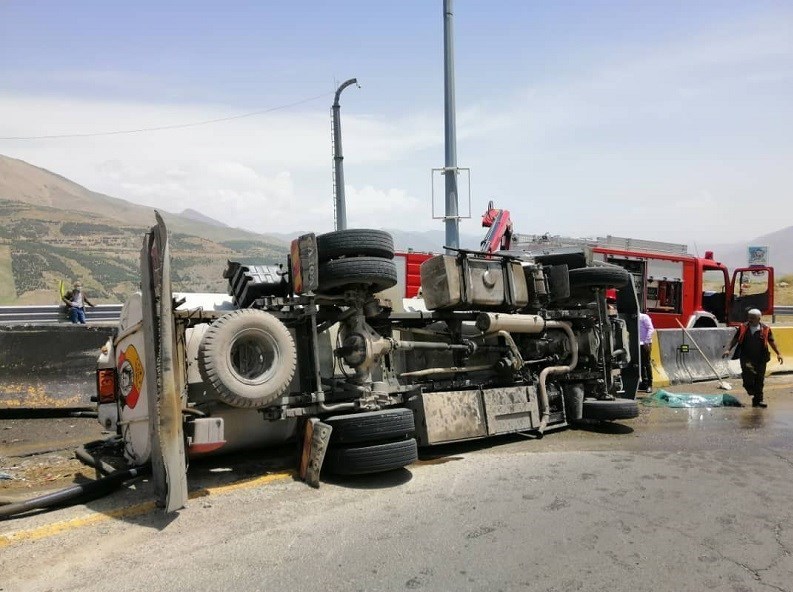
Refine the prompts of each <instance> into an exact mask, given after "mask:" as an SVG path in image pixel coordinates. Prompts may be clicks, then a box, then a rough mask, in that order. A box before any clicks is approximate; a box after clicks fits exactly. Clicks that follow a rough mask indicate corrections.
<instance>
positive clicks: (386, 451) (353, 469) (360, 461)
mask: <svg viewBox="0 0 793 592" xmlns="http://www.w3.org/2000/svg"><path fill="white" fill-rule="evenodd" d="M418 458H419V454H418V447H417V445H416V440H415V439H413V438H410V439H408V440H398V441H396V442H388V443H386V444H373V445H371V446H356V447H351V446H345V447H331V448H329V449H328V452H327V454H326V455H325V462H324V465H325V467H326V468H327V470H328V472H330V473H334V474H336V475H366V474H368V473H382V472H384V471H392V470H394V469H401V468H402V467H405V466H407V465H409V464H410V463H413V462H416V461H417V460H418Z"/></svg>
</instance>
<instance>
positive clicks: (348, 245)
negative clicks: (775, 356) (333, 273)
mask: <svg viewBox="0 0 793 592" xmlns="http://www.w3.org/2000/svg"><path fill="white" fill-rule="evenodd" d="M317 250H318V251H319V262H320V263H325V262H326V261H330V260H331V259H338V258H339V257H381V258H383V259H393V258H394V239H393V237H392V236H391V234H389V233H388V232H385V231H384V230H370V229H368V228H350V229H348V230H337V231H336V232H328V233H326V234H320V235H319V236H318V237H317Z"/></svg>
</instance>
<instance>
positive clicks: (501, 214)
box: [481, 201, 512, 253]
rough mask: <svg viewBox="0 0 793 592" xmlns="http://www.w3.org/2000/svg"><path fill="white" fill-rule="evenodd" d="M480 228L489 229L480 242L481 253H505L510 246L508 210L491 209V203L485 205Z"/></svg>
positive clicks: (510, 223)
mask: <svg viewBox="0 0 793 592" xmlns="http://www.w3.org/2000/svg"><path fill="white" fill-rule="evenodd" d="M482 226H483V227H484V228H489V229H490V230H488V231H487V234H486V235H485V238H484V240H483V241H482V247H481V248H482V251H483V252H485V253H495V252H496V251H506V250H508V249H509V247H510V245H511V244H512V220H511V219H510V216H509V210H501V209H499V208H496V207H493V202H492V201H491V202H490V203H488V204H487V211H486V212H485V215H484V216H482Z"/></svg>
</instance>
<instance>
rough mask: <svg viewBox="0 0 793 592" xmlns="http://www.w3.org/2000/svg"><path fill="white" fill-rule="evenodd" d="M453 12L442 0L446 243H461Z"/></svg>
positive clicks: (452, 246) (450, 1)
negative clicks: (458, 201)
mask: <svg viewBox="0 0 793 592" xmlns="http://www.w3.org/2000/svg"><path fill="white" fill-rule="evenodd" d="M453 19H454V14H453V13H452V0H443V96H444V111H443V114H444V117H443V119H444V129H445V133H444V142H445V147H446V164H445V165H444V166H445V169H446V170H445V171H444V176H445V177H446V183H445V185H446V213H445V222H446V246H447V247H451V248H453V249H457V248H459V247H460V219H459V217H458V215H459V214H458V203H457V116H456V113H455V102H454V29H453Z"/></svg>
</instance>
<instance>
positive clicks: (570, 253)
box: [97, 215, 639, 509]
mask: <svg viewBox="0 0 793 592" xmlns="http://www.w3.org/2000/svg"><path fill="white" fill-rule="evenodd" d="M285 263H286V264H285V265H284V266H249V265H244V264H240V263H236V262H229V264H228V267H227V269H226V271H225V273H224V277H226V278H227V279H228V281H229V290H228V292H229V293H228V294H191V293H172V292H171V288H170V255H169V246H168V237H167V230H166V228H165V225H164V223H163V222H162V220H161V218H160V217H159V215H158V224H157V225H156V226H154V227H153V228H152V229H151V231H150V232H149V233H147V235H146V237H145V239H144V245H143V248H142V250H141V279H142V281H141V291H140V292H139V293H137V294H135V295H133V296H132V297H131V298H130V300H129V301H128V302H127V303H126V304H125V305H124V308H123V311H122V314H121V320H120V323H119V325H118V327H117V329H116V331H115V335H114V336H113V338H111V339H110V340H108V342H107V344H106V345H105V347H104V348H103V351H102V354H101V356H100V358H99V363H98V369H97V389H98V411H99V421H100V422H101V423H102V424H103V425H104V426H105V427H106V428H107V429H110V430H116V431H117V433H118V435H119V436H120V437H121V438H122V439H123V441H124V449H125V455H126V458H127V460H128V462H130V463H131V464H133V465H142V464H144V463H148V462H151V463H152V466H153V469H154V472H155V477H156V476H157V474H158V473H159V474H160V475H161V477H162V482H163V483H164V484H165V485H163V486H162V487H165V489H166V490H167V492H166V493H167V494H168V501H167V504H166V505H167V506H168V508H169V509H176V508H178V507H180V506H181V505H183V503H184V501H185V500H186V493H185V492H186V477H185V471H186V458H187V457H192V456H196V455H201V454H208V453H213V452H231V451H235V450H240V449H243V448H251V447H257V446H266V445H268V444H275V443H283V442H284V441H287V440H289V439H296V440H298V441H299V442H302V444H303V447H302V450H303V454H302V458H301V461H300V464H301V467H300V471H301V476H302V477H303V478H304V479H305V480H307V481H308V482H310V483H312V484H314V485H317V484H318V483H319V472H320V469H323V470H325V471H328V472H332V473H336V474H364V473H372V472H379V471H386V470H391V469H396V468H399V467H403V466H406V465H408V464H410V463H412V462H413V461H415V460H416V458H417V446H432V445H436V444H443V443H448V442H458V441H462V440H471V439H476V438H485V437H489V436H494V435H498V434H507V433H515V432H531V433H534V434H536V435H537V436H542V435H543V434H544V433H545V432H547V431H549V430H552V429H559V428H563V427H566V426H567V425H569V424H571V423H575V422H582V421H587V420H605V421H609V420H622V419H630V418H633V417H636V416H637V415H638V408H637V405H636V401H635V400H634V396H635V392H636V387H637V384H638V378H639V371H638V365H637V360H638V358H639V356H638V347H639V346H638V323H637V318H638V306H637V300H636V295H635V293H634V291H633V290H632V289H626V287H628V286H632V282H631V277H630V275H629V274H628V273H627V272H626V271H625V270H623V269H622V268H619V267H616V266H611V265H608V264H604V263H598V262H594V261H593V260H592V256H591V253H589V252H588V251H587V250H586V249H583V250H582V249H578V250H576V249H560V250H559V251H557V252H552V251H548V252H546V253H542V254H537V253H533V254H531V255H529V254H526V253H509V252H504V253H478V252H470V251H464V250H460V251H458V252H456V254H453V255H437V256H431V257H430V256H428V258H427V259H426V261H424V262H423V263H422V264H421V269H420V274H421V294H420V297H419V298H418V299H415V298H414V299H410V300H409V302H410V306H408V307H405V306H403V302H402V299H401V297H400V296H401V295H404V294H401V295H400V294H399V293H398V290H395V287H398V285H399V284H400V282H404V281H405V279H404V278H401V277H399V273H398V271H397V270H398V267H397V266H396V265H395V262H394V246H393V240H392V237H391V236H390V235H389V234H388V233H386V232H383V231H379V230H363V229H351V230H342V231H337V232H331V233H327V234H322V235H319V236H315V235H314V234H308V235H305V236H301V237H300V238H298V239H296V240H295V241H293V243H292V248H291V254H290V256H289V258H288V261H287V262H285ZM613 287H617V288H623V289H621V290H620V291H619V296H620V302H619V307H618V310H619V316H613V315H609V311H608V309H607V306H606V301H605V296H604V293H605V290H606V289H608V288H613ZM407 301H408V300H406V302H407ZM156 481H157V479H155V482H156ZM162 487H161V488H160V489H162ZM159 493H160V494H162V493H163V492H162V491H160V492H159Z"/></svg>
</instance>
